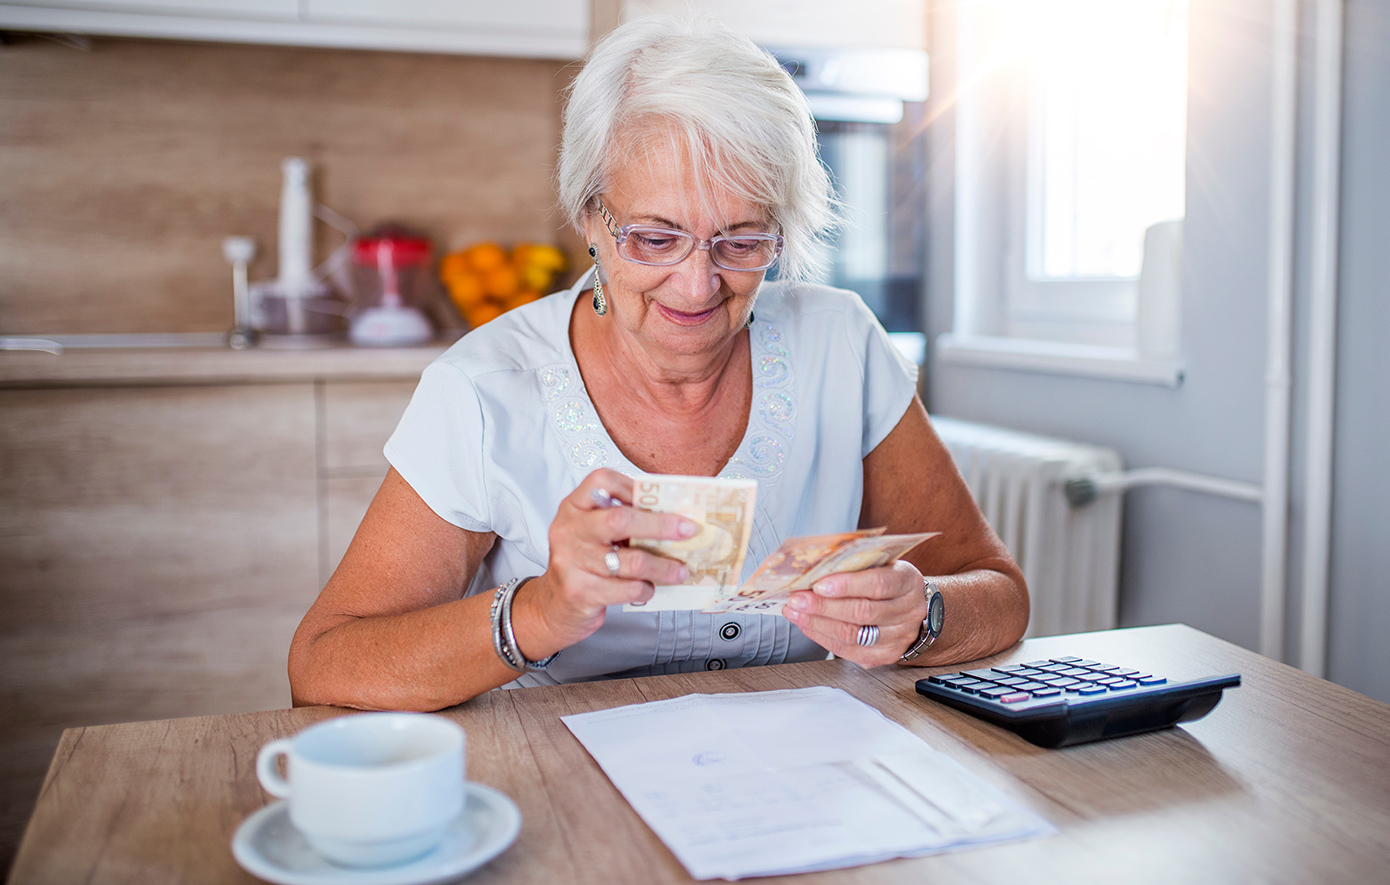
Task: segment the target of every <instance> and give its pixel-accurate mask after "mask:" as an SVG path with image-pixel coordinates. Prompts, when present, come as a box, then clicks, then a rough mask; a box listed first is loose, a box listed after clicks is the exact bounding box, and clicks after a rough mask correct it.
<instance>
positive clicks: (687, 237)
mask: <svg viewBox="0 0 1390 885" xmlns="http://www.w3.org/2000/svg"><path fill="white" fill-rule="evenodd" d="M594 202H595V203H597V204H598V214H599V215H600V216H601V217H602V218H603V226H604V227H605V228H607V230H608V233H609V234H611V235H612V236H613V239H614V240H616V241H617V243H618V256H619V257H620V258H622V259H623V260H624V261H631V262H632V263H633V264H644V265H646V266H648V267H671V266H672V265H676V264H680V263H681V262H682V261H684V260H685V259H687V258H689V257H690V253H692V252H694V251H695V250H696V249H702V250H704V251H705V252H708V253H709V259H710V261H712V262H714V265H715V266H716V267H719V268H722V269H723V270H732V271H736V272H745V271H746V272H749V273H756V272H758V271H763V270H767V269H768V268H770V267H772V266H773V265H774V264H776V263H777V259H778V258H781V257H782V246H783V244H784V243H785V241H784V240H783V239H782V235H781V234H766V233H752V234H739V235H738V236H732V237H726V236H724V235H722V234H720V235H719V236H715V237H710V238H709V239H708V240H702V239H700V238H699V237H697V236H695V235H694V234H692V233H690V232H688V231H683V230H672V229H671V228H669V227H657V226H656V225H652V224H625V225H622V226H621V227H619V226H618V222H617V221H616V220H614V218H613V216H612V215H610V214H608V207H607V206H605V205H603V201H602V200H600V199H599V198H597V197H595V198H594ZM634 231H650V232H651V233H654V234H655V233H660V234H668V235H670V236H672V237H676V238H677V239H681V240H684V241H685V242H687V243H689V244H690V247H689V248H688V249H686V250H685V251H684V252H682V253H681V256H680V257H679V258H677V259H675V260H674V261H643V260H642V259H640V258H633V257H632V256H631V255H628V254H627V251H626V249H625V248H624V247H625V246H627V238H628V237H629V236H630V235H631V234H632V233H633V232H634ZM729 240H761V241H763V242H770V243H772V260H771V261H769V262H768V263H767V264H760V265H758V266H757V267H729V266H728V265H727V264H723V263H721V262H720V261H719V257H718V253H717V252H715V251H714V247H715V246H716V245H717V244H719V243H721V242H726V241H729Z"/></svg>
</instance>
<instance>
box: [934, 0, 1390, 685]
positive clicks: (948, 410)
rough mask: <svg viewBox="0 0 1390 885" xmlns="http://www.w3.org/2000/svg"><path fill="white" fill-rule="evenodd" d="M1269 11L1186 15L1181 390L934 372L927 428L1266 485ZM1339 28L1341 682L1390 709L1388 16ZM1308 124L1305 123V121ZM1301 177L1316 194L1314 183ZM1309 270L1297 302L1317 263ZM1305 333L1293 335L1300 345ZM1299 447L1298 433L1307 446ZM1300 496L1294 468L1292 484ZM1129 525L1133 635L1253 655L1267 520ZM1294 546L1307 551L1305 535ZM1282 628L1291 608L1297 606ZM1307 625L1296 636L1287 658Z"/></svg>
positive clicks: (937, 97) (1179, 510)
mask: <svg viewBox="0 0 1390 885" xmlns="http://www.w3.org/2000/svg"><path fill="white" fill-rule="evenodd" d="M952 5H953V4H950V3H938V4H936V10H935V11H936V13H937V14H936V17H935V18H934V19H933V28H934V29H933V43H934V45H933V65H932V77H933V93H934V99H933V100H934V101H935V102H940V103H942V104H939V105H938V106H937V111H939V112H940V115H939V116H938V117H937V123H936V125H935V126H934V128H933V131H932V132H931V134H930V142H929V150H931V152H932V158H931V161H930V169H931V173H930V174H931V178H930V187H931V191H932V196H931V229H930V234H929V244H928V263H929V275H928V293H927V297H928V311H927V313H928V317H929V324H930V325H931V328H930V329H929V331H930V332H931V333H932V335H933V336H934V335H935V334H938V333H940V332H943V331H947V330H949V329H950V322H951V316H950V310H951V306H950V302H951V291H952V269H951V255H952V244H951V233H950V232H951V221H952V218H951V214H952V208H951V206H952V197H951V179H952V174H953V169H952V158H951V143H952V141H953V139H954V135H953V132H952V127H951V124H952V121H951V115H950V112H949V108H948V107H944V106H943V105H944V104H946V103H948V99H949V96H950V95H951V93H953V92H954V87H955V76H954V70H953V67H954V59H953V58H952V57H951V54H950V52H949V43H948V42H947V41H949V40H950V39H951V36H952V33H953V30H954V29H953V27H952V24H953V23H952V22H951V18H952V15H951V12H950V9H951V6H952ZM1271 8H1272V4H1271V2H1270V0H1193V2H1192V6H1191V13H1190V16H1191V44H1190V62H1189V74H1190V84H1191V85H1190V90H1189V107H1188V114H1189V120H1188V148H1187V217H1186V223H1185V229H1184V242H1185V246H1186V250H1185V254H1184V259H1183V263H1184V267H1183V287H1184V291H1183V306H1182V311H1183V313H1182V316H1183V350H1184V353H1185V357H1186V360H1185V362H1186V368H1187V372H1186V378H1185V381H1184V383H1183V385H1182V386H1181V387H1179V388H1177V389H1167V388H1161V387H1152V386H1145V385H1138V384H1132V383H1126V382H1119V381H1101V380H1092V379H1082V378H1068V377H1063V376H1056V375H1038V374H1030V373H1024V372H1016V371H1008V370H994V369H980V368H972V367H963V366H945V365H938V366H934V367H933V368H932V370H931V371H930V373H929V376H928V382H927V384H928V397H929V402H928V406H929V408H930V409H931V410H932V411H933V412H936V413H940V414H943V415H954V416H958V417H963V418H969V419H973V420H979V421H986V422H990V423H995V424H1001V425H1006V426H1010V427H1017V428H1020V429H1025V430H1031V431H1036V432H1042V433H1049V434H1054V435H1058V436H1063V437H1069V438H1073V439H1079V440H1084V441H1089V442H1098V443H1103V444H1106V445H1110V446H1114V447H1115V448H1117V449H1119V451H1120V452H1121V453H1122V455H1123V456H1124V458H1125V461H1126V463H1127V465H1128V466H1130V467H1143V466H1168V467H1178V468H1183V469H1187V470H1195V471H1200V472H1202V473H1208V474H1212V475H1216V476H1223V477H1228V478H1231V479H1239V480H1245V481H1248V482H1255V483H1258V482H1260V481H1261V480H1262V469H1263V442H1262V427H1263V396H1264V394H1263V391H1264V365H1265V337H1266V332H1265V291H1266V279H1267V277H1266V274H1267V267H1266V265H1267V243H1268V230H1269V214H1268V213H1269V134H1270V110H1269V109H1270V100H1271V94H1270V85H1271V84H1270V70H1271V56H1270V49H1271V36H1272V31H1271V17H1272V16H1271ZM1347 30H1348V43H1347V49H1348V62H1347V83H1348V85H1347V101H1346V114H1347V118H1346V124H1345V126H1346V133H1345V136H1344V138H1345V139H1346V140H1345V142H1344V150H1345V154H1346V157H1345V162H1346V166H1345V167H1344V169H1343V176H1344V178H1343V191H1344V197H1343V200H1344V203H1343V210H1344V212H1343V216H1344V217H1343V237H1344V241H1343V242H1344V246H1343V255H1342V272H1343V291H1342V298H1343V302H1342V342H1341V346H1342V350H1341V354H1340V357H1339V365H1338V371H1339V373H1340V377H1339V401H1338V427H1337V434H1338V437H1337V439H1338V442H1337V457H1338V462H1337V467H1336V477H1337V479H1336V482H1337V486H1336V490H1335V493H1334V494H1335V497H1334V518H1335V519H1336V521H1337V525H1336V527H1335V529H1334V535H1335V539H1334V544H1333V567H1332V575H1333V587H1332V599H1333V602H1332V623H1333V628H1332V640H1331V642H1332V645H1331V647H1332V668H1331V671H1330V672H1331V676H1332V678H1334V679H1336V680H1338V681H1341V682H1343V683H1345V684H1347V685H1349V686H1350V687H1352V688H1355V689H1357V690H1359V691H1363V692H1366V693H1367V694H1371V695H1372V696H1375V697H1379V698H1382V699H1386V700H1390V664H1388V663H1387V662H1390V651H1387V649H1390V642H1386V641H1385V640H1384V639H1383V637H1384V635H1385V634H1386V633H1387V631H1390V543H1387V542H1390V532H1388V531H1387V525H1390V519H1387V516H1390V503H1387V502H1390V457H1387V456H1385V455H1384V454H1383V452H1384V448H1385V447H1384V444H1383V442H1382V441H1384V440H1387V439H1390V419H1387V418H1386V417H1384V414H1383V413H1386V412H1390V410H1387V409H1385V408H1384V404H1385V401H1386V399H1387V397H1386V395H1385V393H1384V392H1383V391H1384V390H1385V384H1386V382H1388V381H1390V356H1387V354H1386V348H1385V347H1384V346H1383V345H1382V344H1381V342H1382V340H1383V338H1384V333H1385V332H1386V331H1390V323H1387V322H1386V320H1387V319H1390V300H1388V299H1387V298H1386V297H1385V294H1384V293H1385V291H1386V288H1387V285H1386V282H1385V281H1387V280H1390V239H1387V230H1390V221H1388V220H1387V219H1390V208H1387V207H1390V168H1387V165H1390V147H1387V146H1390V63H1387V59H1386V54H1385V53H1386V52H1387V49H1386V47H1387V46H1390V8H1388V7H1387V4H1385V3H1383V2H1377V0H1353V2H1351V3H1350V4H1349V9H1348V29H1347ZM1305 48H1306V47H1305ZM1304 94H1306V90H1305V92H1304ZM1307 113H1308V110H1307V108H1306V107H1301V108H1300V116H1301V118H1302V117H1306V115H1307ZM1303 128H1304V129H1305V130H1306V125H1305V126H1304V127H1303ZM1304 144H1306V141H1305V142H1301V144H1300V149H1301V150H1302V149H1303V145H1304ZM1301 171H1302V173H1303V174H1302V176H1301V177H1302V178H1304V179H1306V168H1305V169H1303V170H1301ZM1303 195H1306V187H1302V188H1301V189H1300V196H1301V197H1302V196H1303ZM1300 205H1302V204H1300ZM1301 254H1306V246H1304V247H1303V252H1302V253H1301ZM1300 264H1301V266H1300V268H1299V269H1298V272H1299V273H1300V278H1299V279H1300V284H1301V285H1300V286H1299V291H1298V293H1297V295H1300V296H1301V295H1303V294H1304V292H1303V289H1304V288H1305V286H1304V285H1302V280H1303V277H1304V276H1306V270H1307V264H1306V261H1302V262H1300ZM1378 293H1379V294H1378ZM1377 320H1378V321H1379V322H1377ZM1303 334H1305V333H1304V330H1303V328H1302V326H1301V325H1300V328H1298V329H1297V330H1296V331H1295V336H1296V338H1299V337H1301V336H1302V335H1303ZM1376 405H1381V406H1382V408H1381V409H1380V411H1379V412H1376V411H1375V409H1374V407H1375V406H1376ZM1377 422H1378V423H1377ZM1377 430H1378V431H1380V432H1379V433H1377V432H1376V431H1377ZM1301 431H1302V428H1301V427H1296V428H1295V439H1297V437H1298V435H1299V434H1300V433H1301ZM1297 453H1298V450H1297V447H1296V449H1295V454H1297ZM1301 481H1302V480H1301V476H1300V475H1299V472H1298V470H1297V469H1296V470H1295V475H1294V476H1293V477H1292V485H1293V487H1295V488H1298V487H1299V485H1300V484H1301ZM1124 519H1125V540H1124V550H1123V565H1122V575H1121V600H1120V619H1121V623H1122V625H1125V626H1132V625H1140V624H1156V623H1166V622H1172V621H1181V622H1184V623H1187V624H1191V625H1192V626H1194V627H1197V628H1199V629H1202V630H1206V631H1208V632H1210V633H1213V634H1215V635H1217V636H1220V637H1222V638H1225V639H1228V640H1230V641H1232V642H1236V643H1238V644H1240V645H1243V646H1246V647H1247V648H1253V647H1255V645H1256V644H1257V639H1258V612H1259V599H1258V597H1259V572H1260V512H1259V508H1258V507H1257V506H1255V505H1253V504H1245V503H1240V502H1234V501H1228V500H1221V499H1216V498H1211V497H1207V496H1203V495H1199V494H1196V493H1191V492H1184V491H1178V490H1170V489H1156V488H1149V489H1136V490H1133V491H1131V492H1129V493H1128V494H1127V496H1126V501H1125V511H1124ZM1291 540H1292V541H1294V542H1295V545H1296V541H1297V538H1296V537H1294V538H1292V539H1291ZM1290 573H1291V574H1293V575H1297V574H1298V572H1297V571H1296V570H1291V572H1290ZM1290 611H1291V612H1295V613H1296V611H1297V600H1296V598H1294V599H1292V600H1291V603H1290ZM1296 627H1297V625H1296V621H1293V622H1291V625H1290V630H1289V644H1290V650H1291V652H1296V646H1295V645H1293V644H1292V643H1293V640H1294V637H1296V635H1297V629H1296Z"/></svg>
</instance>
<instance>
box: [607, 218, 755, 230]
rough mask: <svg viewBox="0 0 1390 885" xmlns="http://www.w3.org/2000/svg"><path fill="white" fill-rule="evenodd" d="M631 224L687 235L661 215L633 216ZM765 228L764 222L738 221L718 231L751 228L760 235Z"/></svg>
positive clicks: (674, 223) (677, 225) (678, 226)
mask: <svg viewBox="0 0 1390 885" xmlns="http://www.w3.org/2000/svg"><path fill="white" fill-rule="evenodd" d="M633 223H637V224H654V225H657V226H658V227H664V228H668V229H670V230H678V231H681V232H682V233H688V231H686V229H685V228H684V227H682V226H681V225H680V224H678V223H676V222H674V221H672V220H671V219H669V218H666V217H664V216H661V215H641V214H637V215H634V216H633ZM767 226H768V223H767V222H766V221H740V222H739V223H738V224H731V225H729V226H728V227H723V228H720V230H722V231H724V232H725V233H728V232H730V231H736V230H743V229H744V228H750V227H751V228H753V229H754V230H756V231H758V232H759V233H762V232H764V231H765V230H766V228H767Z"/></svg>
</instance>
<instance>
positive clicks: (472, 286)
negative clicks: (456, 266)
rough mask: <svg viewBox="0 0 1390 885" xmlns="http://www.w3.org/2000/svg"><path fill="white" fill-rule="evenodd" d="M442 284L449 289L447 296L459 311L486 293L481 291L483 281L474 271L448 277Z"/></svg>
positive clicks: (475, 302) (479, 299)
mask: <svg viewBox="0 0 1390 885" xmlns="http://www.w3.org/2000/svg"><path fill="white" fill-rule="evenodd" d="M444 285H445V287H446V288H447V289H448V290H449V298H450V299H451V300H452V301H453V302H454V306H456V307H457V308H458V309H459V312H460V313H463V312H464V311H466V310H467V309H468V308H469V307H470V306H472V305H474V304H477V303H478V302H480V301H482V300H483V298H485V297H486V293H485V292H484V291H483V281H482V280H481V279H479V277H478V275H477V274H474V273H463V274H460V275H459V276H455V277H449V278H448V279H446V280H445V281H444Z"/></svg>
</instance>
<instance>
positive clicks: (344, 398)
mask: <svg viewBox="0 0 1390 885" xmlns="http://www.w3.org/2000/svg"><path fill="white" fill-rule="evenodd" d="M414 391H415V382H413V381H409V382H406V381H398V382H389V381H370V382H359V383H348V382H333V383H327V384H320V385H319V404H320V410H319V420H320V425H321V427H322V437H321V438H322V441H323V442H322V445H323V449H322V452H321V453H320V458H319V470H318V477H319V507H320V510H319V514H320V522H319V524H320V526H321V532H320V534H319V583H320V584H323V583H326V582H327V581H328V577H329V575H331V574H333V570H334V569H335V568H337V567H338V562H339V560H341V559H342V558H343V553H344V552H345V551H346V550H347V548H348V544H349V543H350V542H351V541H352V537H353V535H354V534H356V533H357V526H358V525H359V524H360V523H361V522H362V516H363V515H364V514H365V513H366V512H367V506H368V505H369V504H371V503H372V498H373V497H375V495H376V492H377V489H378V488H380V487H381V481H382V479H384V478H385V476H386V470H387V467H388V465H387V463H386V458H385V456H383V455H382V454H381V448H382V446H384V445H385V444H386V440H387V439H388V438H389V437H390V436H391V431H393V430H395V428H396V424H397V422H399V421H400V419H401V414H402V413H403V412H405V407H406V406H407V405H408V404H409V403H410V395H411V394H412V393H413V392H414Z"/></svg>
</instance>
